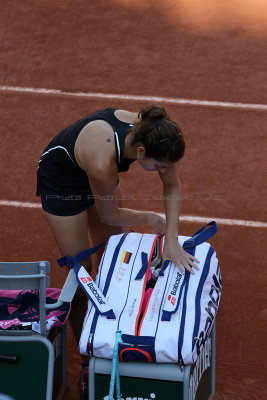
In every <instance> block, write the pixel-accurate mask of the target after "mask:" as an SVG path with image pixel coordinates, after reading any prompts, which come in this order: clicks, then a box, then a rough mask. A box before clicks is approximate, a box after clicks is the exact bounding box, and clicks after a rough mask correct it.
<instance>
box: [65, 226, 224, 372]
mask: <svg viewBox="0 0 267 400" xmlns="http://www.w3.org/2000/svg"><path fill="white" fill-rule="evenodd" d="M216 231H217V227H216V223H215V222H214V221H212V222H211V223H209V224H208V225H206V226H204V227H203V228H202V229H200V230H199V231H198V232H196V233H195V234H194V235H193V236H192V237H185V236H179V238H178V240H179V243H180V244H181V245H182V246H183V248H184V249H185V250H186V251H187V252H188V253H190V254H192V255H194V256H195V257H196V258H197V259H198V260H199V261H200V263H199V264H198V266H199V268H200V270H199V271H196V273H195V275H192V274H190V273H189V272H188V271H187V270H186V271H185V274H184V275H182V274H181V273H180V272H179V270H178V268H177V266H176V265H174V264H173V263H172V262H165V263H164V265H163V267H162V268H158V269H157V267H158V265H156V266H155V262H154V261H155V260H156V262H157V263H158V259H160V255H161V254H162V249H163V246H164V237H159V236H157V235H152V234H141V233H123V234H118V235H114V236H111V237H110V239H109V241H108V243H107V245H106V248H105V251H104V254H103V256H102V260H101V263H100V266H99V272H98V275H97V277H96V282H94V281H93V280H92V278H91V277H90V275H89V274H88V273H87V272H86V270H85V269H84V268H83V267H82V266H81V265H80V262H79V261H80V260H81V258H82V257H81V256H80V257H79V256H77V257H76V258H74V259H71V260H68V262H66V259H65V264H68V265H69V266H71V267H73V268H74V269H75V272H76V274H77V279H78V281H79V283H80V285H81V286H82V287H83V289H84V290H85V291H86V292H87V294H88V296H89V298H90V301H89V302H88V310H87V314H86V317H85V320H84V325H83V330H82V334H81V338H80V344H79V348H80V353H81V354H84V355H87V354H93V355H94V356H96V357H101V358H108V359H112V355H113V348H114V344H115V340H116V331H118V330H119V331H121V333H122V343H120V344H119V359H120V361H131V360H132V361H145V362H157V363H179V364H181V365H183V364H192V363H194V362H195V361H196V359H197V358H198V356H199V354H200V352H201V351H202V349H203V347H204V344H205V342H206V340H207V339H208V337H209V335H210V332H211V328H212V325H213V322H214V319H215V316H216V314H217V312H218V308H219V304H220V299H221V289H222V285H221V275H220V268H219V264H218V259H217V257H216V253H215V250H214V249H213V247H212V246H211V245H210V244H208V243H207V242H206V240H208V239H209V238H210V237H211V236H212V235H213V234H214V233H215V232H216ZM158 253H160V254H158ZM153 263H154V266H152V264H153ZM62 264H63V263H62ZM160 264H161V263H160ZM151 272H152V274H151ZM157 272H158V274H157ZM157 275H158V277H157Z"/></svg>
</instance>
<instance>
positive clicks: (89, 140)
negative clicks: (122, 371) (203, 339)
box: [37, 106, 198, 343]
mask: <svg viewBox="0 0 267 400" xmlns="http://www.w3.org/2000/svg"><path fill="white" fill-rule="evenodd" d="M184 150H185V143H184V139H183V135H182V132H181V130H180V128H179V127H178V125H177V124H176V123H175V122H174V121H172V120H171V119H170V118H169V117H168V116H167V114H166V111H165V110H164V108H162V107H159V106H150V107H147V108H145V109H143V110H141V111H140V112H139V113H133V112H129V111H125V110H121V109H116V108H107V109H104V110H100V111H97V112H95V113H93V114H90V115H89V116H87V117H85V118H83V119H81V120H79V121H78V122H76V123H74V124H73V125H71V126H69V127H68V128H66V129H64V130H63V131H62V132H60V133H59V134H58V135H57V136H56V137H55V138H54V139H53V140H52V141H51V142H50V143H49V145H48V146H47V147H46V149H45V150H44V152H43V154H42V156H41V159H40V162H39V167H38V174H37V195H38V196H40V195H41V201H42V207H43V210H44V212H45V215H46V218H47V221H48V224H49V226H50V228H51V230H52V232H53V234H54V237H55V240H56V242H57V245H58V247H59V249H60V252H61V254H62V256H64V255H67V254H68V255H70V256H75V255H76V254H77V253H79V252H81V251H82V250H85V249H87V248H88V247H89V242H88V231H89V233H90V236H91V238H92V242H93V245H96V244H98V243H101V242H102V241H103V240H105V239H107V238H108V237H109V236H110V235H112V234H113V233H114V232H115V231H117V230H118V229H120V228H119V227H122V226H131V225H141V224H142V225H150V226H151V227H152V229H153V231H154V232H156V233H159V234H165V236H166V237H165V246H164V251H163V260H165V259H168V260H171V261H173V262H174V263H175V264H176V265H177V267H178V268H179V270H180V271H181V273H184V268H185V269H187V270H188V271H189V272H190V273H192V274H193V273H194V269H198V267H197V265H196V262H198V260H196V259H195V258H194V257H193V256H191V255H189V254H188V253H186V252H185V251H184V250H183V248H182V247H181V246H180V245H179V244H178V242H177V235H178V218H179V214H180V208H181V185H180V182H179V178H178V175H177V168H176V162H177V161H178V160H180V159H181V158H182V157H183V154H184ZM135 161H137V162H138V163H139V164H140V165H141V166H142V167H143V168H144V170H145V171H158V173H159V176H160V179H161V181H162V184H163V192H164V205H165V216H162V215H161V214H158V213H156V212H152V211H137V210H132V209H127V208H124V207H123V206H122V203H121V200H120V198H121V195H120V186H119V173H120V172H125V171H127V170H128V169H129V167H130V165H131V163H133V162H135ZM137 201H138V195H137ZM99 256H100V253H99ZM83 265H84V266H86V267H87V268H88V272H89V273H90V272H91V268H92V266H91V262H90V260H87V261H86V262H83ZM81 296H85V295H83V292H82V291H81V290H80V291H79V297H80V299H81ZM86 307H87V306H86V301H80V304H79V307H77V308H75V307H74V308H73V310H72V313H71V316H70V322H71V325H72V329H73V332H74V335H75V338H76V341H77V343H78V341H79V338H80V334H81V329H82V322H83V319H84V315H85V312H86Z"/></svg>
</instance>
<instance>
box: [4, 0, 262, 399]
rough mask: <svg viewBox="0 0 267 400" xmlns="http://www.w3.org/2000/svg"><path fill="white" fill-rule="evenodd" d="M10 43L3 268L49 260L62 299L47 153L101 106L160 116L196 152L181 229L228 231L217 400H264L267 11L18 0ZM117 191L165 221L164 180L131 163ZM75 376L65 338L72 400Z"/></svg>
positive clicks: (7, 26)
mask: <svg viewBox="0 0 267 400" xmlns="http://www.w3.org/2000/svg"><path fill="white" fill-rule="evenodd" d="M0 35H1V60H0V99H1V127H0V129H1V147H0V160H1V173H2V174H1V186H0V187H1V193H0V212H1V233H0V235H1V255H0V259H1V260H2V261H31V260H48V261H50V263H51V266H52V273H51V274H50V275H51V278H52V282H51V286H53V287H61V286H62V284H63V281H64V276H62V275H61V271H60V269H59V267H58V266H57V264H56V259H57V258H58V257H59V256H60V254H59V252H58V250H57V248H56V245H55V242H54V239H53V237H52V235H51V233H50V231H49V229H48V226H47V224H46V222H45V219H44V217H43V215H42V211H41V208H40V204H39V202H38V199H37V198H36V197H35V182H36V168H37V164H38V160H39V157H40V155H41V153H42V150H43V148H44V147H45V146H46V144H47V143H48V142H49V141H50V139H51V138H52V137H53V136H54V135H55V134H56V133H57V132H59V131H60V130H61V129H63V128H64V127H65V126H67V125H68V124H71V123H72V122H75V121H76V120H78V119H79V118H81V117H83V116H85V115H87V114H89V113H91V112H93V111H95V110H97V109H99V108H104V107H119V108H123V109H128V110H130V111H139V109H140V108H141V107H142V106H144V105H147V104H153V103H154V104H161V105H163V106H164V107H166V109H167V111H168V113H169V114H170V116H171V117H172V118H174V119H175V120H177V121H178V123H179V125H180V126H181V128H182V130H183V133H184V136H185V139H186V145H187V148H186V155H185V157H184V159H183V160H182V161H181V162H180V163H179V165H178V168H179V175H180V179H181V182H182V187H183V198H184V200H183V207H182V214H181V222H180V229H179V231H180V233H181V234H183V235H188V236H190V235H191V234H193V233H194V232H195V231H196V230H197V229H199V228H200V227H201V226H202V225H203V224H204V223H205V222H206V221H210V220H213V219H214V220H216V221H217V225H218V233H217V234H216V236H215V237H214V238H213V239H212V240H211V243H212V244H213V245H214V247H215V249H216V252H217V255H218V258H219V261H220V267H221V272H222V280H223V293H222V303H221V307H220V310H219V314H218V317H217V350H216V351H217V354H216V356H217V369H216V374H217V375H216V395H215V400H264V399H266V398H267V384H266V374H267V367H266V365H267V364H266V355H267V344H266V325H267V298H266V285H267V272H266V255H265V243H266V228H267V213H266V197H267V193H266V164H267V162H266V156H265V152H264V146H266V144H267V143H266V137H267V136H266V125H267V79H266V71H267V53H266V49H267V4H266V1H265V0H242V1H241V0H234V1H232V2H226V1H221V0H216V1H214V0H213V1H212V0H207V1H205V2H201V1H199V0H175V1H174V0H161V1H159V0H153V1H152V0H147V1H140V0H135V1H134V2H133V1H129V0H110V1H107V0H91V1H89V2H88V1H85V0H72V1H70V0H65V1H62V0H54V1H52V0H50V1H49V0H26V1H23V2H21V1H18V0H14V1H12V2H11V1H8V2H2V4H1V27H0ZM265 148H266V147H265ZM120 179H121V186H122V193H123V197H124V204H125V205H126V206H127V207H133V208H138V209H147V210H154V211H160V212H162V211H163V202H162V200H161V195H162V193H161V184H160V181H159V178H158V177H157V174H155V173H149V174H145V175H144V174H143V171H141V169H140V168H139V167H138V166H137V165H133V166H132V167H131V169H130V171H129V173H127V174H121V178H120ZM137 188H138V191H137ZM138 230H139V231H141V232H147V231H148V228H147V227H144V226H142V227H140V229H138ZM78 373H79V356H78V350H77V349H76V346H75V344H74V341H73V338H72V334H71V332H70V330H68V376H67V379H68V388H67V389H68V390H67V393H66V395H65V397H64V399H65V400H67V399H77V398H79V397H78V396H79V391H78V384H77V383H78Z"/></svg>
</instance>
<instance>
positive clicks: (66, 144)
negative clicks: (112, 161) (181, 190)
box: [36, 108, 135, 196]
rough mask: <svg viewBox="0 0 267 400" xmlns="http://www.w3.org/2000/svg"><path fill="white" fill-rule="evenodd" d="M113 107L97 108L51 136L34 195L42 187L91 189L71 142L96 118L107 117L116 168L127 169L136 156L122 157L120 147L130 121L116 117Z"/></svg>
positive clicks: (102, 118) (82, 191) (104, 118)
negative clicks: (111, 131)
mask: <svg viewBox="0 0 267 400" xmlns="http://www.w3.org/2000/svg"><path fill="white" fill-rule="evenodd" d="M116 110H117V108H106V109H104V110H99V111H96V112H95V113H93V114H90V115H88V116H87V117H84V118H82V119H80V120H79V121H77V122H75V123H74V124H73V125H71V126H69V127H67V128H65V129H64V130H63V131H61V132H60V133H59V134H58V135H56V136H55V137H54V138H53V139H52V140H51V142H50V143H49V144H48V146H47V147H46V148H45V150H44V152H43V154H42V156H41V159H40V161H39V166H38V186H37V193H36V194H37V196H39V195H40V193H41V192H42V189H44V190H45V191H46V192H50V191H51V192H53V191H55V190H57V192H59V193H60V192H61V193H80V194H82V193H88V192H91V190H90V185H89V181H88V177H87V174H86V172H85V171H84V170H82V169H81V167H80V166H79V165H78V163H77V161H76V158H75V155H74V146H75V143H76V140H77V138H78V135H79V133H80V132H81V130H82V129H83V128H84V127H85V126H86V125H87V124H88V123H89V122H92V121H95V120H103V121H106V122H107V123H108V124H109V125H111V127H112V128H113V131H114V137H115V149H116V162H117V165H118V171H119V172H125V171H128V169H129V167H130V165H131V164H132V163H133V162H134V161H135V160H134V159H125V158H123V150H124V143H125V137H126V135H127V133H128V132H129V130H130V129H131V128H132V126H133V124H129V123H126V122H122V121H120V120H119V119H118V118H116V117H115V115H114V112H115V111H116ZM100 134H101V132H100Z"/></svg>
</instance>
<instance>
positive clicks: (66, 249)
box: [45, 211, 92, 344]
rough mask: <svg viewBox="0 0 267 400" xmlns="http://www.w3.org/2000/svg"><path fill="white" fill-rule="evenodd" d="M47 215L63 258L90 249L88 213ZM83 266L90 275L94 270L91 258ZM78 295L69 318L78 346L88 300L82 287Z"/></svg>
mask: <svg viewBox="0 0 267 400" xmlns="http://www.w3.org/2000/svg"><path fill="white" fill-rule="evenodd" d="M45 215H46V219H47V221H48V224H49V226H50V228H51V230H52V233H53V235H54V237H55V240H56V242H57V245H58V247H59V250H60V252H61V255H62V256H65V255H67V254H68V255H70V256H71V257H74V256H75V255H76V254H78V253H79V252H81V251H83V250H86V249H88V248H89V242H88V222H87V212H86V211H84V212H82V213H80V214H77V215H73V216H70V217H60V216H56V215H52V214H48V213H45ZM82 264H83V266H84V267H86V269H87V270H88V272H89V273H90V272H91V270H92V263H91V260H90V258H88V259H86V260H84V261H83V262H82ZM66 272H68V270H66ZM76 295H77V296H76V298H77V297H78V304H77V305H76V306H75V304H73V307H72V308H71V313H70V317H69V318H70V324H71V328H72V331H73V334H74V337H75V340H76V342H77V344H78V343H79V340H80V336H81V331H82V325H83V320H84V317H85V314H86V310H87V300H88V299H87V297H86V295H85V294H84V292H83V291H82V289H81V288H80V286H78V289H77V292H76Z"/></svg>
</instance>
